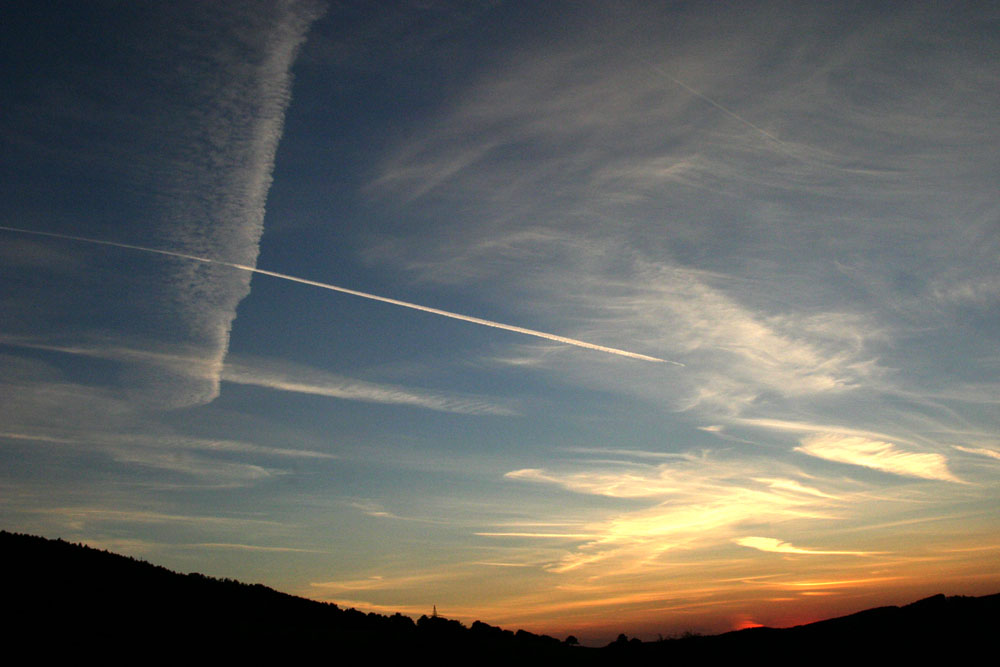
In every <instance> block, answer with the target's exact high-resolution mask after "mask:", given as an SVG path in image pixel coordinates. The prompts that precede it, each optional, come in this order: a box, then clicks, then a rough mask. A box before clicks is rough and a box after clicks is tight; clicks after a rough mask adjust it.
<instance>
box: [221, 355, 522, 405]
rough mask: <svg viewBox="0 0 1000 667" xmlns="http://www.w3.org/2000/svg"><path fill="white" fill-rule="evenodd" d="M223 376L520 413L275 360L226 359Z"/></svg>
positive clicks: (346, 396)
mask: <svg viewBox="0 0 1000 667" xmlns="http://www.w3.org/2000/svg"><path fill="white" fill-rule="evenodd" d="M221 377H222V379H223V380H224V381H226V382H233V383H235V384H245V385H254V386H258V387H265V388H267V389H273V390H276V391H290V392H296V393H302V394H313V395H316V396H328V397H330V398H338V399H343V400H352V401H365V402H369V403H388V404H395V405H411V406H414V407H419V408H426V409H429V410H437V411H440V412H456V413H461V414H472V415H499V416H510V415H514V414H517V413H516V411H515V410H513V409H512V408H510V407H507V406H505V405H501V404H499V403H496V402H494V401H490V400H487V399H484V398H478V397H474V396H462V395H455V394H446V393H443V392H434V391H427V390H417V389H411V388H405V387H397V386H393V385H387V384H377V383H374V382H364V381H361V380H354V379H351V378H345V377H340V376H337V375H334V374H332V373H326V372H323V371H319V370H316V369H311V368H306V367H304V366H297V365H294V364H288V363H279V362H275V361H264V360H245V359H232V358H231V359H229V360H227V362H226V365H225V367H224V368H223V371H222V376H221Z"/></svg>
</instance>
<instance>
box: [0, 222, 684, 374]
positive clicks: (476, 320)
mask: <svg viewBox="0 0 1000 667" xmlns="http://www.w3.org/2000/svg"><path fill="white" fill-rule="evenodd" d="M0 230H3V231H8V232H17V233H19V234H32V235H34V236H48V237H51V238H56V239H64V240H67V241H79V242H81V243H92V244H95V245H103V246H111V247H113V248H125V249H127V250H139V251H141V252H151V253H154V254H157V255H166V256H167V257H178V258H180V259H187V260H190V261H192V262H202V263H204V264H217V265H219V266H228V267H230V268H233V269H239V270H240V271H249V272H251V273H259V274H261V275H264V276H271V277H272V278H281V279H282V280H290V281H291V282H293V283H301V284H303V285H312V286H313V287H320V288H322V289H328V290H332V291H334V292H343V293H344V294H352V295H354V296H359V297H361V298H363V299H371V300H373V301H381V302H383V303H391V304H393V305H394V306H402V307H403V308H412V309H413V310H420V311H423V312H425V313H432V314H434V315H441V316H442V317H450V318H452V319H454V320H462V321H463V322H471V323H472V324H481V325H483V326H487V327H493V328H495V329H503V330H505V331H513V332H514V333H519V334H524V335H526V336H534V337H536V338H544V339H545V340H551V341H555V342H557V343H565V344H567V345H575V346H576V347H582V348H585V349H588V350H597V351H598V352H607V353H608V354H617V355H619V356H622V357H629V358H630V359H641V360H642V361H656V362H659V363H665V364H673V365H675V366H683V365H684V364H682V363H680V362H677V361H670V360H668V359H660V358H659V357H651V356H649V355H646V354H639V353H638V352H629V351H628V350H619V349H618V348H615V347H607V346H604V345H595V344H594V343H588V342H586V341H582V340H577V339H575V338H567V337H566V336H558V335H556V334H551V333H546V332H544V331H536V330H534V329H526V328H525V327H518V326H514V325H513V324H503V323H502V322H494V321H492V320H484V319H483V318H481V317H472V316H470V315H462V314H460V313H453V312H450V311H447V310H441V309H439V308H431V307H430V306H421V305H419V304H416V303H410V302H409V301H400V300H399V299H391V298H389V297H386V296H378V295H376V294H369V293H368V292H361V291H359V290H353V289H348V288H347V287H338V286H337V285H330V284H328V283H321V282H318V281H316V280H308V279H306V278H298V277H296V276H290V275H288V274H286V273H278V272H277V271H267V270H266V269H258V268H257V267H254V266H247V265H246V264H236V263H234V262H226V261H223V260H221V259H211V258H209V257H198V256H197V255H188V254H185V253H182V252H174V251H172V250H159V249H157V248H147V247H145V246H139V245H132V244H131V243H118V242H117V241H102V240H101V239H92V238H88V237H86V236H73V235H71V234H57V233H55V232H39V231H35V230H31V229H20V228H18V227H6V226H4V225H0Z"/></svg>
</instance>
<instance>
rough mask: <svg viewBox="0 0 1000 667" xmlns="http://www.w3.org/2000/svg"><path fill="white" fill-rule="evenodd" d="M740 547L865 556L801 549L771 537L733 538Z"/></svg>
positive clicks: (780, 552) (794, 552) (810, 553)
mask: <svg viewBox="0 0 1000 667" xmlns="http://www.w3.org/2000/svg"><path fill="white" fill-rule="evenodd" d="M733 542H735V543H736V544H738V545H740V546H741V547H748V548H750V549H757V550H758V551H768V552H771V553H777V554H807V555H813V556H867V555H868V552H866V551H823V550H820V549H802V548H800V547H797V546H794V545H792V544H789V543H788V542H782V541H781V540H776V539H774V538H773V537H741V538H738V539H735V540H733Z"/></svg>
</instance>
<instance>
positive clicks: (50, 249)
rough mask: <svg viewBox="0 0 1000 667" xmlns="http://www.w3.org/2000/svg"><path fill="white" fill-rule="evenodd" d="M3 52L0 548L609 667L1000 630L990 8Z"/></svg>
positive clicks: (430, 12)
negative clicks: (598, 650) (520, 639)
mask: <svg viewBox="0 0 1000 667" xmlns="http://www.w3.org/2000/svg"><path fill="white" fill-rule="evenodd" d="M4 13H5V18H4V21H3V22H2V23H0V72H2V74H0V110H2V111H0V203H2V205H0V525H2V527H3V528H4V529H6V530H13V531H18V532H28V533H33V534H40V535H44V536H47V537H51V538H55V537H61V538H63V539H67V540H70V541H73V542H84V543H86V544H90V545H92V546H96V547H99V548H104V549H109V550H113V551H116V552H119V553H125V554H128V555H132V556H136V557H139V558H143V559H146V560H149V561H150V562H154V563H157V564H160V565H164V566H166V567H169V568H171V569H175V570H179V571H182V572H191V571H198V572H202V573H205V574H209V575H212V576H219V577H233V578H237V579H241V580H244V581H249V582H261V583H264V584H267V585H269V586H272V587H274V588H277V589H279V590H282V591H285V592H289V593H293V594H297V595H303V596H306V597H310V598H313V599H317V600H324V601H331V602H336V603H337V604H339V605H342V606H348V607H356V608H358V609H362V610H365V611H377V612H380V613H394V612H396V611H399V612H402V613H406V614H410V615H413V616H414V617H416V616H419V615H421V614H429V613H430V612H431V610H432V608H433V606H435V605H436V607H437V610H438V613H440V614H441V615H443V616H447V617H449V618H456V619H459V620H462V621H463V622H466V623H471V622H472V621H473V620H476V619H479V620H482V621H484V622H487V623H490V624H493V625H502V626H504V627H507V628H512V629H513V628H525V629H528V630H531V631H534V632H544V633H548V634H553V635H555V636H559V637H563V636H565V635H567V634H570V633H572V634H574V635H576V636H577V637H579V638H580V639H581V640H582V641H584V642H585V643H595V644H597V643H601V642H606V641H609V640H611V639H613V638H614V637H616V636H617V635H618V633H620V632H624V633H626V634H628V635H629V636H638V637H640V638H642V639H655V638H657V636H659V635H663V636H670V635H673V634H677V633H681V632H685V631H692V632H722V631H726V630H730V629H734V628H741V627H749V626H752V625H756V624H765V625H772V626H787V625H794V624H797V623H803V622H808V621H813V620H818V619H821V618H826V617H831V616H835V615H839V614H845V613H850V612H853V611H858V610H860V609H864V608H866V607H871V606H876V605H882V604H904V603H908V602H911V601H914V600H916V599H919V598H921V597H924V596H927V595H932V594H935V593H939V592H941V593H945V594H948V595H959V594H961V595H982V594H988V593H994V592H997V591H998V590H1000V511H998V510H1000V484H998V481H1000V409H998V408H1000V351H998V350H1000V201H998V197H997V190H996V184H997V182H998V180H1000V151H998V150H997V146H998V139H1000V132H998V122H997V111H996V110H997V109H998V108H1000V64H998V63H1000V61H998V56H1000V10H998V8H997V6H996V5H995V4H993V3H988V2H978V3H977V2H958V3H948V4H947V5H945V4H943V3H921V2H911V3H895V2H885V3H881V2H848V1H845V2H840V3H818V2H817V3H813V2H745V3H716V2H695V1H690V2H635V3H632V2H615V3H605V2H559V1H553V2H545V3H534V2H502V1H496V2H475V1H463V2H435V1H433V0H428V1H416V0H413V1H411V2H379V3H369V2H330V3H325V4H324V3H321V2H318V1H313V0H304V1H293V0H288V1H279V2H269V1H253V2H245V1H241V2H213V3H202V2H171V3H154V2H129V3H120V2H87V3H65V2H21V1H17V2H13V3H10V4H9V5H8V6H6V7H5V10H4Z"/></svg>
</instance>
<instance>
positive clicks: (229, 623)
mask: <svg viewBox="0 0 1000 667" xmlns="http://www.w3.org/2000/svg"><path fill="white" fill-rule="evenodd" d="M0 554H2V555H3V563H4V565H5V568H4V583H3V589H2V590H3V602H4V608H5V609H6V610H7V611H10V612H13V621H9V622H7V624H6V625H5V627H4V630H5V632H4V635H5V637H6V638H7V639H8V641H7V646H8V648H10V647H13V646H24V647H29V648H32V649H34V650H37V651H41V652H42V653H44V654H46V655H53V654H57V655H66V656H69V655H81V656H82V655H101V656H103V657H104V658H105V659H106V661H110V662H112V663H119V662H126V661H127V662H133V661H134V662H138V663H142V664H145V663H152V664H160V663H165V662H168V661H170V662H173V661H176V660H185V662H188V661H190V660H191V659H194V658H198V657H206V656H212V657H216V658H219V657H223V658H225V659H227V660H232V659H234V658H243V659H250V660H252V661H253V662H258V661H260V660H262V659H267V660H284V659H288V658H292V659H295V660H297V661H300V662H301V661H306V660H309V661H314V660H317V661H320V662H322V663H324V664H326V663H330V662H337V661H340V660H344V659H348V656H364V657H366V658H371V657H379V656H381V657H392V658H412V657H414V656H417V655H425V656H433V657H435V658H444V659H448V660H446V662H447V663H448V664H451V663H453V662H456V661H458V660H462V661H463V662H465V661H474V662H478V661H482V660H484V659H487V660H488V661H490V662H492V661H493V660H495V659H525V658H527V659H531V660H534V659H539V660H546V661H548V662H551V663H555V664H571V663H572V664H620V663H622V662H625V663H628V664H661V663H664V662H665V661H675V660H682V661H684V662H685V663H686V662H688V661H701V660H709V661H710V662H714V661H715V660H718V659H737V658H739V659H743V658H746V657H749V656H756V657H758V658H768V659H782V658H783V659H809V660H810V661H815V660H820V662H823V661H825V660H826V659H833V660H836V661H837V662H844V661H848V660H849V661H852V662H853V661H860V662H862V663H867V662H869V661H871V660H874V659H876V658H877V659H879V660H880V661H882V660H884V659H892V658H901V657H907V658H913V657H925V656H928V655H934V656H941V655H950V656H952V657H956V658H962V657H971V656H974V655H979V653H980V652H982V651H984V650H990V649H991V647H992V644H993V637H994V634H995V633H996V628H997V625H998V622H1000V594H997V595H990V596H985V597H978V598H975V597H945V596H943V595H936V596H934V597H930V598H927V599H925V600H921V601H919V602H915V603H913V604H910V605H907V606H904V607H881V608H878V609H869V610H867V611H863V612H860V613H857V614H852V615H850V616H844V617H841V618H835V619H831V620H827V621H821V622H818V623H813V624H810V625H804V626H799V627H795V628H786V629H772V628H755V629H752V630H742V631H739V632H730V633H726V634H722V635H716V636H710V637H698V636H695V637H686V638H681V639H669V640H665V641H660V642H640V641H637V640H631V641H630V640H628V639H627V638H626V637H625V636H624V635H623V636H622V637H621V638H620V640H619V641H617V642H614V643H612V644H611V645H609V646H608V647H606V648H604V649H588V648H583V647H574V646H569V645H567V644H565V643H563V642H560V641H559V640H557V639H554V638H552V637H548V636H544V635H541V636H540V635H535V634H532V633H530V632H525V631H523V630H518V631H517V632H516V633H515V632H511V631H510V630H502V629H501V628H497V627H494V626H490V625H487V624H485V623H482V622H479V621H476V622H475V623H473V624H472V626H471V627H468V628H467V627H465V626H464V625H462V624H461V623H459V622H458V621H454V620H449V619H445V618H437V617H434V618H430V617H426V616H423V617H421V618H420V619H419V620H418V621H416V622H414V621H413V619H411V618H409V617H407V616H402V615H400V614H395V615H393V616H384V615H380V614H364V613H362V612H359V611H356V610H353V609H341V608H340V607H338V606H337V605H334V604H327V603H321V602H315V601H312V600H306V599H304V598H299V597H295V596H292V595H287V594H285V593H279V592H277V591H275V590H273V589H270V588H267V587H266V586H262V585H260V584H243V583H240V582H238V581H235V580H232V579H215V578H212V577H206V576H204V575H201V574H188V575H183V574H177V573H174V572H171V571H170V570H167V569H165V568H162V567H158V566H155V565H150V564H149V563H146V562H143V561H140V560H136V559H133V558H128V557H126V556H119V555H116V554H112V553H109V552H106V551H100V550H97V549H91V548H89V547H85V546H80V545H75V544H70V543H68V542H64V541H62V540H48V539H45V538H41V537H33V536H29V535H18V534H12V533H8V532H3V531H0ZM352 662H354V660H352Z"/></svg>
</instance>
